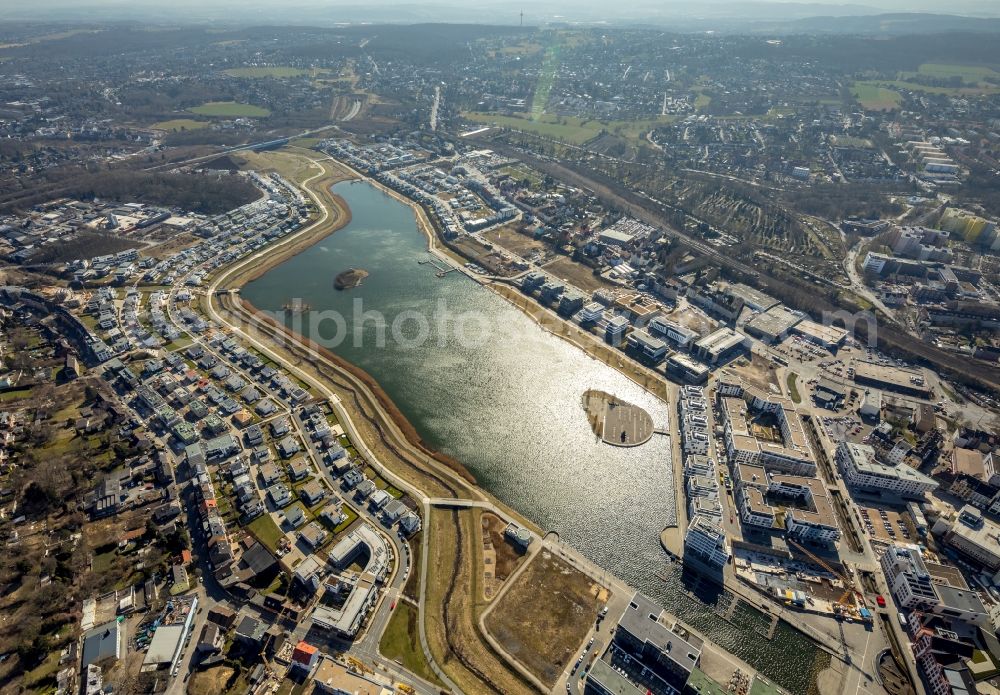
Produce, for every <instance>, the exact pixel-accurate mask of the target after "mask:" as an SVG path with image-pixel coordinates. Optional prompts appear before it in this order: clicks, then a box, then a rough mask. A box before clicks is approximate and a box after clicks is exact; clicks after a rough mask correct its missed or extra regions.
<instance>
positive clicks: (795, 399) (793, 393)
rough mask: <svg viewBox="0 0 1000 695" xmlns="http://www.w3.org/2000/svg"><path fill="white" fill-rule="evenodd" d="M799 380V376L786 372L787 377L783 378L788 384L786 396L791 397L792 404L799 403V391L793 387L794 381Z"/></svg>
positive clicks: (800, 397)
mask: <svg viewBox="0 0 1000 695" xmlns="http://www.w3.org/2000/svg"><path fill="white" fill-rule="evenodd" d="M798 378H799V375H798V374H796V373H794V372H788V376H787V377H785V383H786V384H788V395H789V396H791V399H792V402H793V403H801V402H802V396H800V395H799V389H798V388H797V387H796V385H795V380H796V379H798Z"/></svg>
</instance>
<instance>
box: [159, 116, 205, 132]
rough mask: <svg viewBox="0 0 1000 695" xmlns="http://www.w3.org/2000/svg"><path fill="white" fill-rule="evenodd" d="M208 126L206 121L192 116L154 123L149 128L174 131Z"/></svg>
mask: <svg viewBox="0 0 1000 695" xmlns="http://www.w3.org/2000/svg"><path fill="white" fill-rule="evenodd" d="M208 126H209V122H208V121H196V120H194V119H193V118H173V119H171V120H169V121H160V122H159V123H154V124H153V125H151V126H150V128H156V129H157V130H168V131H170V132H174V133H175V132H177V131H179V130H199V129H201V128H207V127H208Z"/></svg>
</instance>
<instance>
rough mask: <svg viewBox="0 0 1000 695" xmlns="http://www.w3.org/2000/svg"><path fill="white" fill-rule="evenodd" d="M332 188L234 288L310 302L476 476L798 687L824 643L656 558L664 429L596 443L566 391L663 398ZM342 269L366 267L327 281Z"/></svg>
mask: <svg viewBox="0 0 1000 695" xmlns="http://www.w3.org/2000/svg"><path fill="white" fill-rule="evenodd" d="M333 191H334V192H335V193H337V194H338V195H340V196H342V197H343V198H344V200H345V201H346V202H347V204H348V205H349V207H350V209H351V214H352V219H351V222H350V223H349V224H348V225H347V226H345V227H344V228H343V229H341V230H339V231H337V232H336V233H334V234H332V235H330V236H328V237H326V238H325V239H323V240H321V241H319V242H318V243H317V244H315V245H314V246H312V247H310V248H309V249H307V250H306V251H304V252H302V253H300V254H298V255H296V256H294V257H292V258H290V259H288V260H287V261H285V262H283V263H281V264H280V265H278V266H276V267H275V268H273V269H271V270H270V271H268V272H267V273H265V274H264V275H262V276H261V277H260V278H258V279H256V280H254V281H253V282H251V283H249V284H248V285H246V286H245V287H244V288H243V290H242V296H243V298H244V299H245V300H247V301H249V302H251V303H252V304H254V305H255V306H256V307H257V308H258V309H261V310H263V311H273V312H279V311H281V309H282V307H283V306H285V305H286V304H288V303H289V302H290V300H292V299H301V300H302V301H303V302H304V303H306V304H308V305H309V306H310V307H311V311H310V312H308V313H307V314H305V315H302V316H295V317H289V316H285V317H284V319H285V320H286V322H287V323H289V325H294V326H295V327H296V329H297V330H300V331H301V332H302V333H303V334H305V335H306V337H309V338H312V339H314V340H317V341H320V342H323V343H324V344H326V345H327V347H329V348H330V349H331V350H332V351H333V352H335V353H337V354H338V355H340V356H341V357H343V358H345V359H347V360H349V361H350V362H352V363H354V364H356V365H358V366H360V367H362V368H363V369H365V370H366V371H367V372H368V373H369V374H371V375H372V376H373V377H374V378H375V379H376V380H377V381H378V382H379V384H380V385H381V386H382V388H383V389H385V391H386V392H387V393H388V395H389V396H390V398H392V400H393V401H394V402H395V403H396V404H397V405H398V407H399V408H400V410H401V411H402V412H403V413H404V414H405V415H406V417H407V418H408V419H409V420H410V422H411V423H412V424H413V426H414V427H415V428H416V429H417V431H418V432H419V433H420V436H421V437H422V438H423V439H424V440H425V441H426V442H427V443H429V444H430V445H432V446H434V447H436V448H438V449H439V450H441V451H443V452H444V453H447V454H449V455H451V456H453V457H455V458H456V459H458V460H459V461H461V462H462V463H463V464H464V465H465V466H466V467H467V468H468V469H469V470H470V471H471V472H472V473H473V474H474V475H475V476H476V479H477V480H478V481H479V483H480V485H482V486H483V487H484V488H485V489H487V490H489V491H490V492H491V493H492V494H493V495H495V496H496V497H497V498H499V499H500V500H502V501H503V502H505V503H506V504H508V505H510V506H511V507H514V508H515V509H517V510H518V511H519V512H521V513H522V514H524V515H525V516H527V517H528V518H530V519H532V520H533V521H535V522H536V523H537V524H538V525H539V526H541V527H542V528H545V529H552V530H555V531H558V532H559V534H560V536H561V538H562V539H563V540H564V541H566V542H568V543H570V544H571V545H573V546H574V547H575V548H577V549H578V550H580V551H581V552H583V553H584V554H585V555H587V556H588V557H589V558H591V559H592V560H594V561H595V562H596V563H598V564H599V565H601V566H602V567H604V568H606V569H608V570H609V571H610V572H613V573H614V574H616V575H618V576H619V577H621V578H622V579H624V580H625V581H627V582H628V583H629V584H631V585H632V586H635V587H638V588H639V589H640V590H641V591H643V592H644V593H647V594H649V595H650V596H652V597H654V598H655V599H657V600H659V601H660V602H662V604H663V605H664V606H665V607H666V608H668V609H669V610H670V611H671V612H673V613H675V614H676V615H678V616H679V617H680V618H681V619H683V620H685V621H686V622H688V623H690V624H691V625H693V626H694V627H695V628H697V629H698V630H700V631H702V632H703V633H704V634H706V635H707V636H708V637H710V638H711V639H713V640H714V641H715V642H717V643H718V644H720V645H721V646H723V647H724V648H726V649H728V650H730V651H732V652H733V653H735V654H737V655H739V656H740V657H742V658H743V659H745V660H746V661H747V662H749V663H750V664H751V665H753V666H755V667H756V668H758V669H759V670H760V671H761V672H762V673H763V674H764V675H766V676H768V677H770V678H772V679H773V680H775V681H776V682H778V683H779V684H781V685H783V686H784V687H786V688H787V689H788V690H790V691H792V692H794V693H806V692H808V691H809V690H810V689H811V687H810V686H811V684H812V682H813V680H814V675H815V674H814V671H815V670H816V669H818V668H820V667H821V666H822V665H823V663H824V659H823V657H824V656H825V655H823V654H822V653H820V652H819V651H818V650H817V649H816V647H815V646H814V645H813V644H812V643H811V642H810V641H809V640H808V639H806V638H805V637H804V636H802V635H801V634H800V633H798V632H797V631H795V630H793V629H792V628H790V627H788V626H787V625H785V624H784V623H782V624H781V625H780V626H779V628H778V631H777V633H776V635H775V637H774V639H773V640H767V639H764V638H763V637H761V636H760V634H759V633H758V632H757V631H756V630H755V629H754V627H753V625H752V622H753V621H750V623H751V624H735V625H734V624H733V623H730V622H726V621H724V620H723V619H722V618H721V617H719V615H718V614H716V613H715V612H714V611H713V610H712V605H711V602H712V598H711V597H709V596H701V597H698V596H697V595H692V594H691V593H690V592H689V591H688V588H687V587H686V586H685V584H684V582H683V581H682V578H681V575H680V572H679V571H678V570H677V568H675V567H673V566H671V565H670V564H669V563H668V561H667V557H666V554H665V553H664V552H663V550H662V549H661V547H660V544H659V534H660V531H661V530H662V528H663V527H664V526H665V525H667V524H668V523H671V522H673V521H674V519H675V509H674V499H673V492H672V491H673V482H672V466H671V460H670V457H671V453H670V451H671V450H670V443H669V440H668V439H667V438H666V437H663V436H660V435H656V436H654V437H653V438H652V439H651V440H650V441H649V442H647V443H646V444H643V445H642V446H639V447H635V448H619V447H613V446H608V445H606V444H603V443H601V442H600V441H599V440H598V439H597V438H596V437H595V436H594V433H593V431H592V430H591V428H590V425H589V423H588V422H587V417H586V413H585V411H584V410H583V408H582V406H581V397H582V395H583V394H584V392H585V391H587V390H588V389H596V390H601V391H605V392H608V393H611V394H614V395H616V396H618V397H619V398H622V399H624V400H626V401H629V402H631V403H634V404H636V405H640V406H642V407H643V408H645V409H646V410H647V411H648V412H649V413H650V414H651V415H652V416H653V420H654V423H655V424H656V426H658V427H662V426H665V425H666V424H667V417H668V413H667V406H666V404H665V403H663V401H661V400H659V399H657V398H655V397H654V396H652V395H651V394H649V393H648V392H646V391H645V390H643V389H642V388H640V387H639V386H638V385H636V384H634V383H633V382H632V381H630V380H628V379H627V378H626V377H624V376H623V375H621V374H619V373H618V372H617V371H615V370H613V369H611V368H610V367H607V366H606V365H604V364H602V363H600V362H598V361H596V360H594V359H592V358H591V357H589V356H588V355H586V354H585V353H584V352H583V351H581V350H580V349H578V348H576V347H574V346H572V345H570V344H569V343H567V342H565V341H564V340H561V339H560V338H557V337H555V336H553V335H551V334H549V333H547V332H546V331H544V330H542V329H541V328H539V327H538V326H537V325H536V324H535V323H534V321H533V320H532V319H531V318H529V317H528V316H526V315H525V314H523V313H522V312H520V311H518V310H516V309H514V308H513V307H512V306H511V305H509V304H508V303H507V302H506V301H504V300H503V299H501V298H500V297H498V296H497V295H496V294H494V293H493V292H491V291H490V290H489V289H487V288H485V287H482V286H481V285H479V284H478V283H476V282H474V281H472V280H470V279H469V278H467V277H466V276H464V275H463V274H461V273H458V272H452V273H448V274H446V275H444V276H443V277H439V273H438V271H437V269H436V268H435V267H434V266H433V265H431V264H427V263H421V262H420V261H427V260H428V259H429V255H428V253H427V240H426V238H425V237H424V236H423V235H422V234H421V233H420V231H419V230H418V229H417V226H416V221H415V219H414V215H413V211H412V210H411V209H410V208H409V207H408V206H406V205H404V204H403V203H401V202H399V201H397V200H395V199H393V198H391V197H390V196H388V195H386V194H385V193H383V192H382V191H380V190H378V189H377V188H375V187H374V186H372V185H371V184H369V183H366V182H344V183H339V184H337V185H335V186H334V187H333ZM438 263H440V261H439V262H438ZM351 267H356V268H360V269H363V270H365V271H367V272H368V273H369V275H368V277H367V278H366V279H365V280H364V282H363V284H362V285H361V286H360V287H357V288H355V289H351V290H345V291H338V290H335V289H334V287H333V280H334V277H335V276H336V275H337V274H338V273H340V272H342V271H344V270H346V269H348V268H351ZM378 317H381V319H379V318H378ZM381 326H384V327H385V328H384V330H383V328H382V327H381ZM735 622H737V623H739V621H735Z"/></svg>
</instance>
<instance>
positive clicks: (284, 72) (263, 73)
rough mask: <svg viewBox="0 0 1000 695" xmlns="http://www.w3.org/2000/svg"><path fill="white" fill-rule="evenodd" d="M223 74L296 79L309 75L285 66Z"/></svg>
mask: <svg viewBox="0 0 1000 695" xmlns="http://www.w3.org/2000/svg"><path fill="white" fill-rule="evenodd" d="M223 72H225V73H226V74H227V75H230V76H232V77H298V76H300V75H308V74H309V71H308V70H302V69H300V68H293V67H289V66H287V65H277V66H275V67H271V68H231V69H229V70H224V71H223Z"/></svg>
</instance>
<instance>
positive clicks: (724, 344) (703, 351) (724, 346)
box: [692, 327, 746, 365]
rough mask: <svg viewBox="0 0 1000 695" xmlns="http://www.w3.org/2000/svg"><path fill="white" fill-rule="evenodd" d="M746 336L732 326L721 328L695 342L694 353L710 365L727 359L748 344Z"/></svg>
mask: <svg viewBox="0 0 1000 695" xmlns="http://www.w3.org/2000/svg"><path fill="white" fill-rule="evenodd" d="M745 341H746V338H744V337H743V336H742V335H740V334H739V333H737V332H736V331H734V330H733V329H732V328H725V327H723V328H720V329H718V330H717V331H715V332H713V333H709V334H708V335H706V336H705V337H704V338H702V339H701V340H699V341H698V342H696V343H695V344H694V348H693V349H692V353H693V354H694V356H695V357H697V358H698V359H700V360H702V361H704V362H707V363H708V364H710V365H716V364H719V363H721V362H725V361H727V360H728V359H729V358H731V357H733V356H734V355H736V353H738V352H740V351H741V350H742V349H743V348H744V346H745V345H746V342H745Z"/></svg>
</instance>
